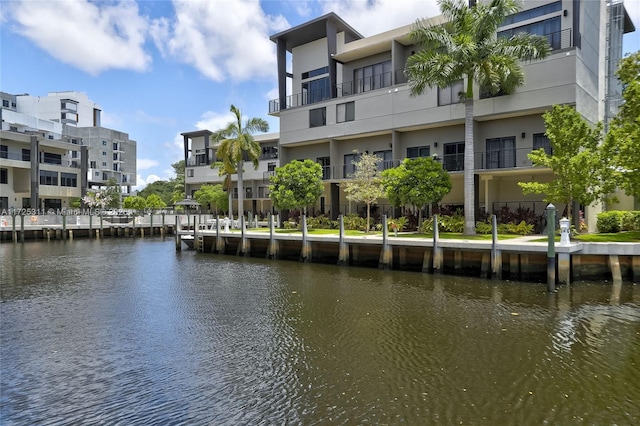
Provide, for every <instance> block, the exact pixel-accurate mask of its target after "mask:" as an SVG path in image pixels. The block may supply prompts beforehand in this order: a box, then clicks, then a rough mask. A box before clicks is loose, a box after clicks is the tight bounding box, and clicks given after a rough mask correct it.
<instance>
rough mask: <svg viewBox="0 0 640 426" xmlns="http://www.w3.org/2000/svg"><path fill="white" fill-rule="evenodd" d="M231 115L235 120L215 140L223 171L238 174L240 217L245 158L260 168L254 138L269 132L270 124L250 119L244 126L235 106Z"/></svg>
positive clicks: (217, 133)
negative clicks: (217, 143) (261, 133)
mask: <svg viewBox="0 0 640 426" xmlns="http://www.w3.org/2000/svg"><path fill="white" fill-rule="evenodd" d="M231 113H232V114H233V115H234V117H235V120H234V121H232V122H230V123H229V124H228V125H227V127H226V128H224V129H222V130H220V131H219V132H216V134H215V135H213V139H214V140H215V141H216V142H217V141H218V140H220V145H219V146H218V151H217V157H218V158H219V159H220V160H222V163H223V169H224V170H225V171H226V172H227V173H230V172H231V170H234V171H235V173H237V174H238V217H241V216H244V207H243V203H244V184H243V182H242V172H243V170H242V169H243V166H244V161H245V158H247V159H248V160H249V161H251V162H253V167H254V168H255V169H257V168H258V164H259V160H260V144H259V143H258V142H256V141H255V139H254V138H253V133H255V132H268V131H269V123H267V121H266V120H264V119H263V118H255V117H254V118H249V119H247V120H246V121H245V122H244V124H243V122H242V113H241V112H240V109H238V108H237V107H236V106H235V105H231Z"/></svg>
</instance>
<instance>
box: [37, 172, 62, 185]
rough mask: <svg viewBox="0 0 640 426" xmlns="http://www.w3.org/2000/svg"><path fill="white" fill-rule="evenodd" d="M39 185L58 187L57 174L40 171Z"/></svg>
mask: <svg viewBox="0 0 640 426" xmlns="http://www.w3.org/2000/svg"><path fill="white" fill-rule="evenodd" d="M40 185H51V186H58V172H52V171H49V170H40Z"/></svg>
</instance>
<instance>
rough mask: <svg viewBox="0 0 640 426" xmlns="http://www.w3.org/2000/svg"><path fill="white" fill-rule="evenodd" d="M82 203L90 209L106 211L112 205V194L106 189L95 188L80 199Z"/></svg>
mask: <svg viewBox="0 0 640 426" xmlns="http://www.w3.org/2000/svg"><path fill="white" fill-rule="evenodd" d="M82 202H83V203H84V204H85V205H87V206H88V207H89V208H92V209H94V208H95V209H106V208H107V207H109V206H110V205H111V204H112V203H113V194H112V193H110V192H109V191H107V189H106V188H96V189H94V190H90V191H87V195H85V196H84V197H82Z"/></svg>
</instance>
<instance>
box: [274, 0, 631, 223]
mask: <svg viewBox="0 0 640 426" xmlns="http://www.w3.org/2000/svg"><path fill="white" fill-rule="evenodd" d="M522 6H523V7H522V10H521V11H520V12H519V13H517V14H515V15H512V16H510V17H508V18H507V19H506V20H505V22H504V23H503V25H502V27H501V28H500V29H499V33H498V36H503V35H510V34H514V33H517V32H521V31H526V32H529V33H534V34H540V35H544V36H546V37H547V38H548V40H549V43H550V45H551V48H552V52H551V54H550V55H549V57H548V58H546V59H544V60H540V61H533V62H530V63H525V64H523V68H524V73H525V84H524V85H523V86H522V87H520V88H518V89H517V90H516V92H515V93H514V94H512V95H507V96H500V95H498V96H491V94H490V93H485V92H484V91H483V90H482V88H481V87H477V85H476V87H475V89H474V90H475V92H474V101H475V105H474V115H475V118H474V119H475V122H474V145H475V146H474V150H475V192H476V197H475V198H476V203H477V205H476V211H479V209H484V210H485V211H487V212H488V213H493V212H495V211H497V210H499V209H500V208H502V207H503V206H509V207H510V208H511V209H516V208H518V207H522V208H529V209H531V210H533V211H535V212H536V213H538V214H540V213H542V211H543V210H544V208H545V206H546V203H545V202H544V201H543V196H541V195H524V194H523V193H522V191H521V189H520V187H519V186H518V185H517V183H518V182H519V181H540V182H544V181H548V180H550V179H552V178H553V174H552V172H551V171H550V170H548V169H544V168H536V167H533V166H532V164H531V161H530V160H529V159H528V157H527V154H528V153H529V152H531V150H533V149H538V148H545V149H550V145H549V140H548V139H547V137H546V136H545V126H544V122H543V120H542V117H541V115H542V114H543V113H544V112H545V111H548V110H549V109H551V108H552V106H553V105H555V104H565V105H573V106H575V108H576V110H577V111H578V112H580V113H581V114H582V115H583V116H584V117H585V118H586V119H587V120H588V121H589V122H591V123H596V122H598V121H600V120H604V119H610V118H611V116H613V115H615V108H616V107H617V105H618V103H616V96H617V97H618V98H619V96H620V93H621V91H620V87H619V84H618V83H617V80H616V78H615V76H614V75H612V73H613V72H615V69H616V66H617V63H618V61H619V60H620V59H621V55H622V35H623V34H624V33H628V32H632V31H634V30H635V28H634V25H633V23H632V22H631V20H630V19H629V16H628V14H627V13H626V10H625V8H624V5H623V3H622V2H621V1H614V2H606V1H604V0H602V1H600V0H590V1H585V0H535V1H533V0H531V1H530V0H525V1H524V2H523V5H522ZM431 22H432V23H433V24H439V23H442V22H443V21H442V17H434V18H431ZM412 25H413V23H408V25H406V26H403V27H400V28H396V29H393V30H391V31H387V32H384V33H382V34H378V35H374V36H371V37H363V36H362V35H361V34H360V33H359V32H358V31H357V30H356V29H354V28H352V27H351V26H350V25H349V24H348V23H347V22H345V21H344V20H342V19H341V18H340V17H339V16H337V15H336V14H334V13H329V14H327V15H324V16H321V17H319V18H317V19H313V20H311V21H309V22H306V23H304V24H301V25H299V26H296V27H294V28H291V29H288V30H286V31H283V32H280V33H278V34H275V35H273V36H271V40H272V41H273V42H274V43H275V44H276V46H277V67H278V68H277V72H278V86H279V97H278V98H277V99H275V100H272V101H271V102H270V103H269V114H270V115H273V116H276V117H279V119H280V134H279V145H278V153H279V161H280V164H285V163H286V162H289V161H292V160H296V159H297V160H302V159H307V158H309V159H312V160H314V161H316V162H318V163H319V164H321V165H322V167H323V170H324V174H323V176H324V182H325V193H324V196H323V198H322V200H321V201H320V202H319V205H318V206H316V207H317V208H318V209H319V208H320V204H321V203H323V205H322V207H323V209H326V210H327V211H328V212H329V213H330V215H331V217H333V218H336V217H337V216H338V214H340V213H348V212H349V211H350V209H351V206H350V203H349V201H348V200H347V199H346V197H345V194H344V192H343V191H341V190H340V183H341V182H344V181H345V180H346V179H348V178H349V176H350V174H351V173H352V172H353V165H352V160H354V159H357V155H358V154H357V153H356V151H357V152H360V153H363V152H368V153H375V154H377V155H379V156H380V157H381V158H382V160H383V162H382V165H381V167H382V168H389V167H393V166H396V165H398V164H399V163H400V162H401V161H402V160H403V159H404V158H413V157H425V156H430V157H433V158H436V159H437V160H438V161H441V162H442V166H443V167H444V168H445V169H446V170H447V171H448V172H449V173H450V174H451V177H452V181H453V189H452V191H451V193H450V194H448V195H447V196H446V197H445V199H444V200H443V203H444V204H450V205H454V206H460V207H462V206H463V203H464V195H463V168H464V161H463V157H464V149H465V145H464V117H465V112H464V103H463V102H461V101H460V98H459V96H458V93H459V92H460V91H461V90H462V88H463V87H465V86H463V84H464V82H463V81H461V82H460V83H459V84H456V85H453V86H452V87H441V88H433V89H431V90H429V89H428V90H426V91H425V93H424V94H422V95H419V96H411V95H410V89H409V85H408V84H407V78H406V76H405V74H404V67H405V64H406V61H407V58H408V57H409V56H410V55H412V54H414V53H415V52H416V51H417V50H418V49H419V47H418V46H416V45H414V44H413V43H412V41H411V39H410V37H409V32H410V30H411V28H412ZM287 86H289V87H291V92H290V93H289V92H288V91H287ZM620 202H621V203H622V206H621V207H622V208H633V207H634V206H633V204H634V203H635V204H636V208H637V207H638V205H637V201H634V200H633V199H629V198H628V197H621V201H620ZM384 203H385V201H384V200H381V201H380V203H379V205H381V206H383V208H385V206H384ZM556 207H558V209H559V211H560V212H562V210H563V208H564V206H556ZM594 210H595V209H591V211H589V209H587V215H588V216H589V215H591V221H590V223H593V224H595V220H594V218H595V216H594V215H595V211H594ZM588 219H589V217H588Z"/></svg>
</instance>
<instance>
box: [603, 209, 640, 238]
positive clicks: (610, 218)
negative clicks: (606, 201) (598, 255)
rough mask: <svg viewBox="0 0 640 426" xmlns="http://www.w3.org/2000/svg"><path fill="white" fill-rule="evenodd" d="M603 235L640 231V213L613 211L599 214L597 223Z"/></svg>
mask: <svg viewBox="0 0 640 426" xmlns="http://www.w3.org/2000/svg"><path fill="white" fill-rule="evenodd" d="M596 225H597V227H598V231H600V232H601V233H615V232H620V231H640V211H622V210H611V211H606V212H602V213H600V214H598V220H597V222H596Z"/></svg>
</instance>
